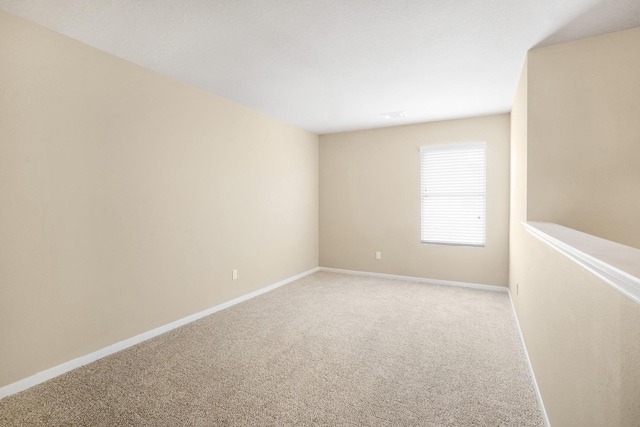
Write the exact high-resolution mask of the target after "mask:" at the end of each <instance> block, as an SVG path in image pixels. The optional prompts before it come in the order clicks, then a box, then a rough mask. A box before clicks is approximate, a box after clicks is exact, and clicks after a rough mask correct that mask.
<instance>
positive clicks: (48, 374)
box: [0, 267, 320, 399]
mask: <svg viewBox="0 0 640 427" xmlns="http://www.w3.org/2000/svg"><path fill="white" fill-rule="evenodd" d="M319 270H320V267H315V268H312V269H311V270H307V271H305V272H302V273H300V274H296V275H295V276H291V277H289V278H287V279H284V280H281V281H279V282H277V283H274V284H273V285H269V286H266V287H264V288H260V289H258V290H257V291H253V292H251V293H248V294H246V295H242V296H240V297H238V298H235V299H232V300H231V301H227V302H224V303H222V304H218V305H216V306H214V307H211V308H208V309H206V310H203V311H201V312H198V313H195V314H192V315H189V316H187V317H183V318H182V319H178V320H176V321H174V322H171V323H168V324H166V325H163V326H160V327H157V328H155V329H152V330H150V331H147V332H144V333H142V334H140V335H136V336H134V337H132V338H128V339H126V340H123V341H120V342H117V343H115V344H112V345H110V346H108V347H105V348H103V349H100V350H97V351H94V352H93V353H89V354H87V355H84V356H80V357H78V358H75V359H73V360H70V361H68V362H65V363H62V364H60V365H57V366H54V367H53V368H49V369H46V370H44V371H41V372H38V373H37V374H34V375H32V376H30V377H27V378H24V379H22V380H19V381H16V382H14V383H11V384H9V385H6V386H4V387H0V399H2V398H5V397H7V396H11V395H12V394H16V393H18V392H21V391H23V390H26V389H28V388H31V387H33V386H35V385H38V384H40V383H43V382H45V381H48V380H50V379H52V378H55V377H57V376H59V375H62V374H64V373H66V372H69V371H71V370H73V369H76V368H79V367H81V366H84V365H87V364H89V363H91V362H95V361H96V360H99V359H102V358H103V357H106V356H109V355H111V354H114V353H117V352H119V351H121V350H124V349H126V348H128V347H131V346H134V345H136V344H139V343H141V342H143V341H146V340H148V339H151V338H154V337H157V336H158V335H161V334H164V333H165V332H169V331H171V330H172V329H176V328H179V327H180V326H184V325H186V324H188V323H191V322H194V321H196V320H198V319H201V318H203V317H206V316H209V315H210V314H213V313H215V312H218V311H220V310H224V309H225V308H229V307H231V306H234V305H236V304H239V303H241V302H243V301H247V300H249V299H251V298H254V297H257V296H258V295H261V294H264V293H266V292H269V291H272V290H274V289H276V288H279V287H280V286H283V285H286V284H287V283H291V282H293V281H295V280H298V279H301V278H303V277H305V276H308V275H310V274H313V273H315V272H317V271H319Z"/></svg>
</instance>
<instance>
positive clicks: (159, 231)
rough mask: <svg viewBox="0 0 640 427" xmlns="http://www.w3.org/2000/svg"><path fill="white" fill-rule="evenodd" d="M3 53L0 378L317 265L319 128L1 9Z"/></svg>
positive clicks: (0, 48) (96, 346) (79, 352)
mask: <svg viewBox="0 0 640 427" xmlns="http://www.w3.org/2000/svg"><path fill="white" fill-rule="evenodd" d="M0 57H1V58H3V59H2V66H1V67H0V200H2V206H1V209H0V386H3V385H6V384H9V383H12V382H14V381H16V380H19V379H22V378H25V377H27V376H29V375H32V374H34V373H36V372H38V371H40V370H43V369H46V368H50V367H52V366H55V365H57V364H60V363H63V362H66V361H68V360H70V359H73V358H75V357H78V356H81V355H85V354H88V353H90V352H92V351H95V350H98V349H100V348H103V347H105V346H107V345H110V344H113V343H115V342H118V341H120V340H123V339H126V338H129V337H132V336H134V335H136V334H139V333H142V332H145V331H148V330H150V329H153V328H155V327H158V326H160V325H163V324H166V323H169V322H171V321H174V320H176V319H179V318H182V317H184V316H187V315H189V314H192V313H195V312H198V311H201V310H203V309H206V308H208V307H212V306H214V305H216V304H219V303H222V302H224V301H227V300H230V299H232V298H234V297H238V296H240V295H243V294H246V293H248V292H251V291H254V290H256V289H259V288H261V287H264V286H266V285H270V284H272V283H274V282H277V281H279V280H282V279H285V278H287V277H290V276H292V275H295V274H297V273H300V272H303V271H306V270H308V269H311V268H314V267H316V266H317V265H318V137H317V136H316V135H314V134H311V133H308V132H306V131H302V130H300V129H297V128H294V127H292V126H289V125H287V124H285V123H282V122H279V121H277V120H275V119H272V118H269V117H266V116H264V115H262V114H259V113H257V112H254V111H252V110H249V109H247V108H244V107H241V106H238V105H236V104H234V103H232V102H229V101H227V100H224V99H221V98H219V97H216V96H213V95H211V94H208V93H205V92H203V91H200V90H198V89H196V88H193V87H190V86H188V85H185V84H183V83H180V82H177V81H175V80H172V79H170V78H167V77H164V76H162V75H159V74H156V73H154V72H151V71H148V70H146V69H143V68H141V67H138V66H135V65H132V64H130V63H128V62H125V61H122V60H120V59H117V58H115V57H112V56H110V55H107V54H105V53H102V52H100V51H97V50H95V49H93V48H90V47H87V46H85V45H83V44H80V43H77V42H75V41H73V40H71V39H68V38H65V37H63V36H61V35H59V34H56V33H54V32H51V31H49V30H46V29H43V28H41V27H38V26H36V25H33V24H30V23H28V22H26V21H23V20H21V19H18V18H16V17H14V16H12V15H9V14H7V13H4V12H0ZM234 268H237V269H238V270H239V279H238V280H237V281H233V282H232V281H231V270H232V269H234Z"/></svg>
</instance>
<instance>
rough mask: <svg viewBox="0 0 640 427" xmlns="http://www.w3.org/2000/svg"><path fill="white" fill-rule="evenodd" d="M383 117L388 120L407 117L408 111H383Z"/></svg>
mask: <svg viewBox="0 0 640 427" xmlns="http://www.w3.org/2000/svg"><path fill="white" fill-rule="evenodd" d="M382 117H384V118H385V119H387V120H391V119H401V118H403V117H407V113H405V112H404V111H393V112H391V113H382Z"/></svg>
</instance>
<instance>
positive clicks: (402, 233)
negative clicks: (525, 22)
mask: <svg viewBox="0 0 640 427" xmlns="http://www.w3.org/2000/svg"><path fill="white" fill-rule="evenodd" d="M477 141H486V142H487V153H488V154H487V163H488V165H487V183H488V185H487V239H486V241H487V243H486V247H484V248H472V247H458V246H441V245H423V244H421V243H420V152H419V148H420V147H421V146H426V145H437V144H452V143H461V142H477ZM508 218H509V116H508V115H497V116H488V117H479V118H473V119H463V120H451V121H444V122H437V123H425V124H419V125H409V126H398V127H389V128H382V129H374V130H367V131H357V132H346V133H339V134H332V135H323V136H321V137H320V265H321V266H323V267H332V268H343V269H350V270H360V271H370V272H379V273H388V274H398V275H406V276H416V277H424V278H430V279H441V280H453V281H462V282H471V283H482V284H490V285H498V286H506V285H507V279H508V232H509V230H508V226H509V219H508ZM376 251H380V252H382V259H381V260H376V259H375V252H376Z"/></svg>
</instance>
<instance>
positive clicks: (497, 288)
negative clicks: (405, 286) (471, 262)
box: [320, 267, 509, 292]
mask: <svg viewBox="0 0 640 427" xmlns="http://www.w3.org/2000/svg"><path fill="white" fill-rule="evenodd" d="M320 271H326V272H329V273H341V274H350V275H352V276H368V277H379V278H382V279H396V280H406V281H409V282H419V283H430V284H432V285H442V286H455V287H459V288H472V289H482V290H484V291H494V292H508V291H509V289H508V288H507V287H505V286H495V285H482V284H479V283H468V282H455V281H452V280H439V279H426V278H424V277H415V276H398V275H396V274H386V273H372V272H369V271H357V270H343V269H341V268H330V267H320Z"/></svg>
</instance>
